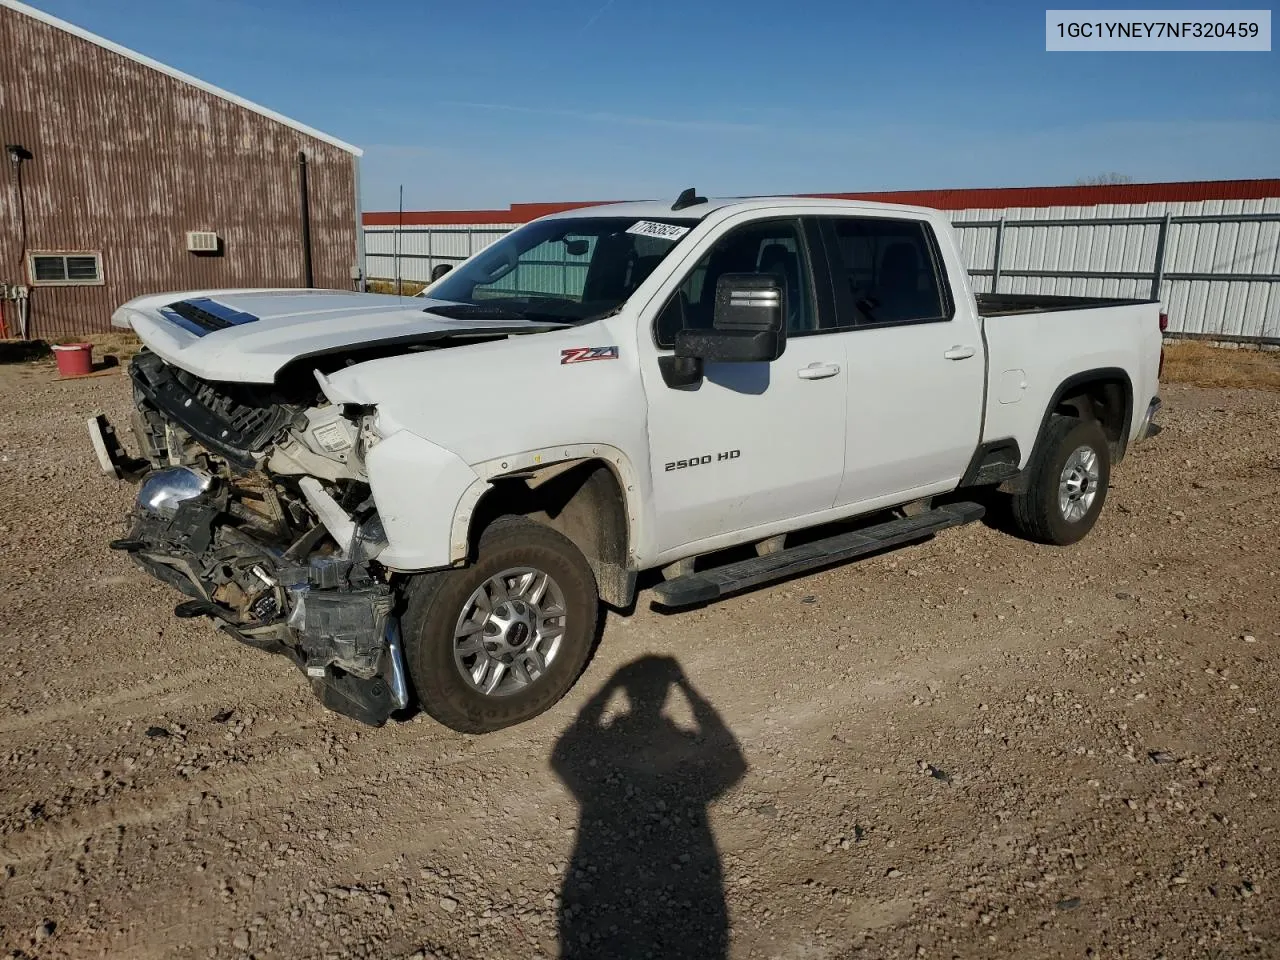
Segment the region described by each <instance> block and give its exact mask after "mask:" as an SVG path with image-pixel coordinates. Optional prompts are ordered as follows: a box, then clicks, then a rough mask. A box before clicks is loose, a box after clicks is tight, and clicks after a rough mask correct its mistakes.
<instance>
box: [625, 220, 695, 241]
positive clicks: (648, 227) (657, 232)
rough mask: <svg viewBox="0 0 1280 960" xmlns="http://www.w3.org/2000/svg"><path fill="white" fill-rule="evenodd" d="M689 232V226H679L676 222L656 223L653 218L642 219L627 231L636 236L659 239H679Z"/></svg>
mask: <svg viewBox="0 0 1280 960" xmlns="http://www.w3.org/2000/svg"><path fill="white" fill-rule="evenodd" d="M688 232H689V228H688V227H681V226H677V225H676V224H674V223H654V222H653V221H652V220H641V221H640V222H639V223H635V224H632V225H631V226H630V227H629V228H628V229H627V233H634V234H636V236H640V237H657V238H658V239H659V240H671V241H676V240H679V239H680V238H681V237H683V236H684V235H685V234H686V233H688Z"/></svg>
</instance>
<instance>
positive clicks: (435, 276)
mask: <svg viewBox="0 0 1280 960" xmlns="http://www.w3.org/2000/svg"><path fill="white" fill-rule="evenodd" d="M452 269H453V264H452V263H437V264H436V265H435V266H434V267H432V268H431V282H432V283H435V282H436V281H437V280H439V279H440V278H441V277H443V276H444V275H445V274H446V273H448V272H449V271H450V270H452Z"/></svg>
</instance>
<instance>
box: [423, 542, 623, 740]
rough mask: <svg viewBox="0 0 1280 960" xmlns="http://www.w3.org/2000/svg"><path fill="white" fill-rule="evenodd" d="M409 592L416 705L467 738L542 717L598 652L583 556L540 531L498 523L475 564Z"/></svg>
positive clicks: (591, 585)
mask: <svg viewBox="0 0 1280 960" xmlns="http://www.w3.org/2000/svg"><path fill="white" fill-rule="evenodd" d="M408 595H409V602H408V608H407V610H406V612H405V618H404V642H405V653H406V659H407V661H408V667H409V674H410V676H411V677H412V678H413V684H414V687H415V689H416V690H417V693H418V700H419V702H420V703H421V704H422V708H423V709H424V710H425V711H426V712H427V713H428V714H430V715H431V716H432V717H434V718H435V719H436V720H438V721H440V722H441V723H443V724H445V725H446V726H448V727H452V728H453V729H454V730H458V731H461V732H463V733H489V732H491V731H494V730H500V729H502V728H503V727H507V726H511V725H512V724H516V723H521V722H523V721H525V720H529V719H531V718H533V717H536V716H537V715H538V714H540V713H542V712H543V711H545V710H547V709H548V708H550V707H551V706H552V705H554V704H555V703H556V702H557V701H558V700H559V699H560V698H561V697H563V696H564V695H565V693H567V692H568V690H569V688H570V687H572V686H573V684H574V682H575V681H576V680H577V679H578V676H579V674H581V673H582V668H583V667H584V666H585V665H586V662H587V658H588V657H589V656H590V654H591V646H592V641H593V640H594V639H595V631H596V617H597V610H598V605H599V599H598V596H597V593H596V582H595V578H594V576H593V575H592V573H591V568H590V566H589V565H588V564H587V561H586V558H585V557H583V555H582V552H581V551H580V550H579V549H578V548H577V547H576V546H574V544H573V543H572V542H571V541H569V540H568V539H567V538H565V537H564V536H562V535H560V534H559V533H557V532H556V531H554V530H551V529H550V528H548V527H544V526H542V525H541V524H537V523H533V522H531V521H528V520H524V519H520V518H509V519H503V520H499V521H497V522H495V523H494V524H493V525H492V526H491V527H490V528H489V529H488V530H487V531H485V533H484V535H483V536H482V537H481V539H480V546H479V551H478V556H477V559H476V562H475V563H474V564H473V565H472V566H470V567H467V568H465V569H462V570H450V571H446V572H443V573H435V574H426V575H424V576H421V577H417V578H415V579H414V580H413V581H412V582H411V583H410V585H409V590H408Z"/></svg>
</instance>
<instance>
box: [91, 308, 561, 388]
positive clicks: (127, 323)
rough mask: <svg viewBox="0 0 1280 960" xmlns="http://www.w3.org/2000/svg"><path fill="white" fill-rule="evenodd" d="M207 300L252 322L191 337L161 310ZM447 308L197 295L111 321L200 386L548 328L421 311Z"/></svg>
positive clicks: (262, 379) (120, 313) (128, 311)
mask: <svg viewBox="0 0 1280 960" xmlns="http://www.w3.org/2000/svg"><path fill="white" fill-rule="evenodd" d="M196 298H206V299H210V300H214V301H216V302H217V303H218V304H221V305H222V306H224V307H228V308H230V309H231V310H235V311H239V312H242V313H247V314H251V315H252V316H254V317H256V318H257V319H256V320H252V321H250V322H247V323H241V324H238V325H236V326H231V327H228V328H226V329H223V330H213V331H210V332H208V333H205V334H203V335H197V334H195V333H193V332H191V331H189V330H187V329H184V328H183V327H182V326H180V325H178V324H176V323H174V322H173V321H172V320H171V319H169V318H168V317H166V316H165V315H164V314H163V313H162V312H161V311H162V309H163V308H165V307H167V306H169V305H170V304H173V303H177V302H178V301H181V300H191V299H196ZM446 302H447V301H441V300H432V299H426V298H422V297H415V298H409V297H396V296H389V295H386V294H378V293H349V292H346V291H342V290H298V289H283V290H196V291H185V292H179V293H162V294H155V295H151V296H145V297H138V298H137V299H134V300H130V301H129V302H128V303H126V304H124V305H123V306H121V307H120V308H119V309H118V310H116V312H115V313H114V314H113V315H112V317H111V323H112V325H113V326H116V327H126V328H131V329H132V330H133V331H134V333H136V334H137V335H138V337H139V338H140V339H141V340H142V342H143V343H145V344H146V345H147V346H148V347H149V348H151V350H153V351H154V352H155V353H157V354H159V355H160V356H161V357H162V358H164V359H165V360H167V361H168V362H169V363H172V364H173V365H174V366H177V367H181V368H182V369H183V370H187V371H189V372H190V373H194V374H195V375H196V376H198V377H203V378H204V379H206V380H217V381H232V382H236V383H271V382H272V381H273V380H274V379H275V376H276V374H277V373H279V371H280V369H281V368H282V367H284V366H285V365H286V364H287V363H289V362H290V361H291V360H295V359H297V358H298V357H303V356H309V355H313V354H318V353H325V352H328V351H332V350H335V349H341V348H343V347H359V346H370V345H373V344H376V343H378V342H382V341H397V340H411V339H413V338H415V337H419V336H421V337H424V338H430V337H431V336H432V335H436V336H447V335H449V334H455V333H458V334H460V333H469V332H477V333H482V332H484V331H486V330H495V331H497V330H506V329H510V328H512V327H524V326H528V328H529V329H530V331H536V330H543V329H547V328H548V325H547V324H540V323H526V322H524V321H515V322H512V321H509V320H475V319H466V320H451V319H448V318H446V317H440V316H435V315H434V314H431V313H429V312H427V311H428V310H430V308H431V307H432V305H439V304H443V303H446Z"/></svg>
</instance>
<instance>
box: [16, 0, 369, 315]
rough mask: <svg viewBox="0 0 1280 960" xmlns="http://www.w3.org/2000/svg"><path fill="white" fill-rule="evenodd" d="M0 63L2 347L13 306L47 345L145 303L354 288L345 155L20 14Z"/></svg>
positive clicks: (351, 157) (254, 108)
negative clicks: (177, 293) (145, 299)
mask: <svg viewBox="0 0 1280 960" xmlns="http://www.w3.org/2000/svg"><path fill="white" fill-rule="evenodd" d="M0 51H2V53H0V142H2V143H3V144H4V146H5V153H4V154H3V155H0V165H2V166H3V169H4V177H3V182H0V303H3V306H4V319H5V323H6V326H7V328H8V335H9V336H16V335H18V334H19V332H20V331H19V329H18V327H19V316H20V314H21V313H22V310H21V308H22V307H23V302H22V299H21V296H22V294H23V293H24V292H25V293H26V294H27V297H26V306H27V311H26V316H27V319H28V327H27V332H28V334H29V335H30V336H32V337H52V336H59V335H67V334H80V333H88V332H92V331H102V330H107V329H109V321H110V315H111V312H112V311H113V310H114V309H115V308H116V307H117V306H118V305H119V304H121V303H122V302H124V301H126V300H128V299H130V298H132V297H134V296H137V295H139V294H143V293H157V292H163V291H168V290H184V289H193V288H210V287H244V286H248V287H264V286H273V287H297V286H305V285H308V283H310V284H311V285H314V286H318V287H337V288H344V289H349V288H350V287H351V285H352V276H353V270H354V269H356V268H357V267H359V266H360V265H361V264H362V261H363V249H362V246H363V231H362V230H361V228H360V209H359V157H360V153H361V151H360V150H359V149H358V148H357V147H353V146H351V145H350V144H348V143H344V142H342V141H341V140H338V139H335V138H334V137H331V136H329V135H327V134H324V133H321V132H320V131H318V130H313V129H311V128H310V127H307V126H304V125H302V124H300V123H297V122H295V121H293V120H290V119H288V118H287V117H283V116H281V115H279V114H277V113H274V112H272V111H270V110H267V109H266V108H264V107H260V106H258V105H256V104H253V103H250V102H248V101H247V100H244V99H242V98H240V97H237V96H235V95H234V94H231V93H228V92H226V91H225V90H220V89H218V88H217V87H214V86H211V85H210V84H207V83H204V82H202V81H200V80H197V79H196V78H194V77H191V76H188V75H186V74H183V73H181V72H179V71H177V70H173V69H171V68H169V67H166V66H165V65H163V64H160V63H157V62H156V61H154V60H151V59H149V58H147V57H144V56H141V55H140V54H137V53H134V52H133V51H130V50H127V49H125V48H123V47H121V46H119V45H117V44H114V43H111V42H110V41H108V40H104V39H102V38H101V37H97V36H94V35H93V34H91V33H88V32H86V31H84V30H81V29H79V28H78V27H75V26H73V25H72V24H69V23H66V22H64V21H61V20H58V19H56V18H54V17H51V16H49V15H47V14H45V13H42V12H41V11H38V10H35V9H33V8H31V7H28V6H25V5H24V4H21V3H17V2H15V0H0ZM191 233H194V234H197V236H189V234H191ZM304 238H306V239H304ZM192 248H196V249H192ZM308 264H309V266H308ZM308 273H310V276H308Z"/></svg>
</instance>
